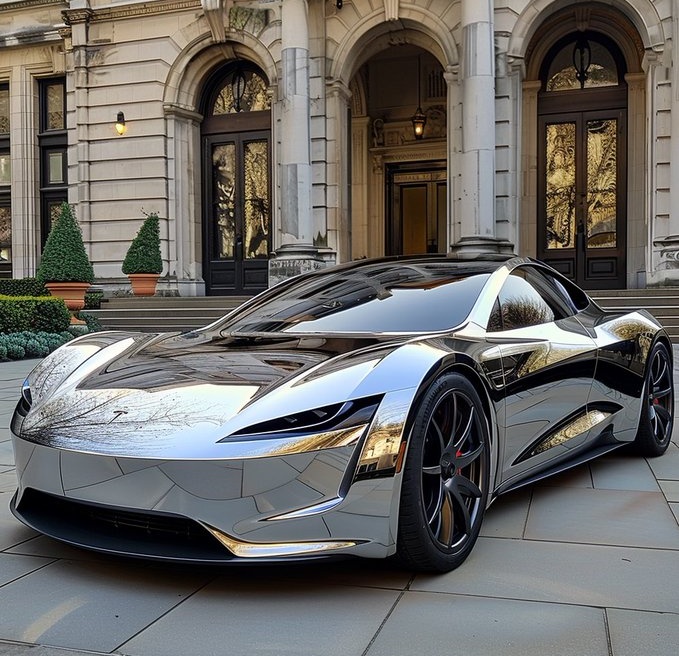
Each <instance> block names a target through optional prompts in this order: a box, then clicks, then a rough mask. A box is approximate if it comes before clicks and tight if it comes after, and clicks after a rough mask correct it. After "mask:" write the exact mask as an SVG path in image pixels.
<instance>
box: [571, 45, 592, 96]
mask: <svg viewBox="0 0 679 656" xmlns="http://www.w3.org/2000/svg"><path fill="white" fill-rule="evenodd" d="M591 63H592V48H590V45H589V41H588V40H587V37H586V36H585V35H584V34H581V35H580V36H578V40H577V41H576V42H575V47H574V48H573V66H575V79H576V80H577V81H578V82H580V88H581V89H584V88H585V82H586V80H587V78H588V77H589V67H590V64H591Z"/></svg>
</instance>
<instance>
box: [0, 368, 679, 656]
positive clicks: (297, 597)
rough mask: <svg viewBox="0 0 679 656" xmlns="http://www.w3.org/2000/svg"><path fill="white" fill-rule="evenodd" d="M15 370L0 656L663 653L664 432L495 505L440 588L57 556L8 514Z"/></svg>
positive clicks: (2, 444)
mask: <svg viewBox="0 0 679 656" xmlns="http://www.w3.org/2000/svg"><path fill="white" fill-rule="evenodd" d="M32 364H33V363H31V362H18V363H6V362H2V363H0V654H2V655H3V656H4V655H10V656H82V655H84V654H93V653H105V654H124V655H129V656H212V655H221V654H229V655H230V656H246V655H248V656H257V655H268V656H279V655H284V654H290V655H294V656H302V655H309V656H335V655H336V656H397V655H401V654H403V655H406V654H407V655H409V656H410V655H411V654H414V655H417V656H430V655H431V656H434V655H436V656H439V655H444V654H445V656H455V655H457V654H464V655H465V656H489V655H491V654H502V656H532V655H536V656H538V655H539V656H552V655H556V654H558V655H559V656H640V655H641V654H643V655H644V656H676V654H678V653H679V525H678V521H679V446H678V440H677V437H676V436H677V435H678V433H677V432H676V431H675V438H674V443H673V444H671V445H670V448H669V451H668V452H667V453H666V454H665V456H663V457H662V458H659V459H649V460H644V459H641V458H635V457H633V456H631V455H628V454H627V453H614V454H613V455H610V456H608V457H605V458H603V459H600V460H598V461H594V462H592V463H590V464H587V465H584V466H580V467H578V468H577V469H574V470H572V471H571V472H569V473H567V474H564V475H561V476H558V477H556V478H552V479H550V480H547V481H545V482H543V483H540V484H539V485H534V486H531V487H528V488H525V489H523V490H520V491H517V492H514V493H512V494H510V495H508V496H506V497H503V498H500V499H499V500H498V501H497V502H496V503H495V504H494V505H493V506H492V507H491V509H490V510H489V512H488V515H487V517H486V520H485V523H484V528H483V531H482V536H481V537H480V538H479V541H478V543H477V545H476V547H475V549H474V551H473V552H472V555H471V556H470V558H469V559H468V561H467V562H466V563H465V564H464V565H463V566H462V567H461V568H460V569H458V570H456V571H454V572H451V573H450V574H446V575H442V576H430V575H427V576H424V575H412V574H410V573H408V572H404V571H400V570H398V569H396V568H395V567H394V566H393V565H392V564H389V563H384V562H379V561H377V562H363V561H349V562H347V561H344V562H338V563H327V564H324V565H321V564H311V563H308V564H302V565H289V566H282V565H276V566H261V565H260V566H258V567H256V568H255V567H243V568H204V567H176V566H170V565H163V564H148V563H143V562H135V561H129V560H119V559H114V558H109V557H104V556H101V555H97V554H94V553H89V552H86V551H80V550H76V549H72V548H69V547H67V546H65V545H62V544H60V543H58V542H55V541H52V540H50V539H48V538H44V537H41V536H39V535H37V534H36V533H34V532H33V531H31V530H30V529H28V528H26V527H24V526H23V525H22V524H20V523H19V522H18V521H16V520H15V519H14V517H13V516H12V515H11V513H10V511H9V509H8V504H9V500H10V498H11V496H12V494H13V492H14V486H15V479H14V476H15V474H14V470H13V455H12V449H11V444H10V441H9V430H8V428H7V425H8V422H9V417H10V415H11V412H12V409H13V407H14V405H15V403H16V399H17V397H18V391H19V386H20V384H21V381H22V380H23V378H24V376H25V374H26V373H27V372H28V371H29V369H30V368H31V366H32ZM675 370H676V366H675ZM675 376H677V380H679V374H675Z"/></svg>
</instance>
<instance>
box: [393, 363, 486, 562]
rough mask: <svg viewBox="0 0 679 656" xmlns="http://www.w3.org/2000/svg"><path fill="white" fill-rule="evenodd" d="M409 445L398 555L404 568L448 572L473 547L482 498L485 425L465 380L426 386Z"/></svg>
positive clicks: (456, 377) (449, 378)
mask: <svg viewBox="0 0 679 656" xmlns="http://www.w3.org/2000/svg"><path fill="white" fill-rule="evenodd" d="M409 441H410V443H409V445H408V453H407V457H406V462H405V466H404V469H403V482H402V486H401V504H400V510H399V522H398V536H397V542H396V545H397V547H396V548H397V552H396V553H397V557H398V558H399V560H400V561H401V562H402V563H403V564H404V565H405V566H407V567H408V568H410V569H414V570H419V571H430V572H448V571H450V570H453V569H455V568H456V567H459V566H460V565H461V564H462V563H463V562H464V560H465V559H466V558H467V556H468V555H469V553H470V551H471V550H472V547H473V546H474V543H475V542H476V539H477V537H478V535H479V531H480V529H481V522H482V521H483V515H484V512H485V509H486V504H487V501H488V485H489V480H490V440H489V433H488V423H487V420H486V417H485V416H484V409H483V404H482V403H481V399H480V398H479V395H478V393H477V392H476V390H475V389H474V387H473V386H472V384H471V383H470V382H469V380H468V379H467V378H465V377H464V376H462V375H460V374H458V373H450V374H446V375H443V376H441V377H440V378H438V379H437V380H435V381H434V383H432V385H431V386H430V387H429V389H428V390H427V391H426V392H425V394H424V396H423V398H422V401H421V403H420V405H419V406H418V408H417V411H416V414H415V418H414V422H413V429H412V432H411V435H410V440H409Z"/></svg>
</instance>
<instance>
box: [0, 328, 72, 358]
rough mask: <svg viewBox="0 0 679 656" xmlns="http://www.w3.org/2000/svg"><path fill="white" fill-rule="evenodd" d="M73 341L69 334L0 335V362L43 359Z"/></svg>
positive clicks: (19, 333)
mask: <svg viewBox="0 0 679 656" xmlns="http://www.w3.org/2000/svg"><path fill="white" fill-rule="evenodd" d="M72 339H73V335H72V334H71V333H69V332H66V331H64V332H60V333H47V332H42V331H40V332H35V333H34V332H29V331H22V332H18V333H10V334H9V335H0V360H22V359H23V358H44V357H45V356H46V355H48V354H49V353H51V352H52V351H54V350H56V349H57V348H59V347H60V346H62V345H63V344H65V343H66V342H68V341H70V340H72Z"/></svg>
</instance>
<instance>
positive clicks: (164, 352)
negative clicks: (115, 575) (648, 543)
mask: <svg viewBox="0 0 679 656" xmlns="http://www.w3.org/2000/svg"><path fill="white" fill-rule="evenodd" d="M673 406H674V399H673V384H672V357H671V344H670V341H669V339H668V336H667V334H666V333H665V331H664V330H663V329H662V328H661V326H660V325H659V324H658V323H657V322H656V321H655V320H654V319H653V318H652V317H651V316H650V315H649V314H647V313H646V312H644V311H634V312H630V313H628V314H623V313H619V312H605V311H603V310H601V309H600V308H599V307H598V306H597V305H596V304H595V303H594V302H592V301H591V300H590V299H589V298H588V297H587V295H586V294H585V293H584V292H583V291H581V290H580V289H579V288H577V287H576V286H574V285H573V284H572V283H570V282H569V281H568V280H566V279H564V278H562V277H561V276H560V275H559V274H557V273H555V272H554V271H553V270H551V269H550V268H548V267H546V266H544V265H542V264H540V263H538V262H535V261H531V260H527V259H522V258H513V259H506V258H499V259H492V258H487V259H477V260H469V261H456V260H453V259H450V258H446V257H444V256H437V257H419V258H400V259H391V260H377V261H362V262H360V263H351V264H347V265H343V266H339V267H336V268H334V269H330V270H324V271H321V272H315V273H310V274H306V275H302V276H300V277H297V278H294V279H292V280H290V281H288V282H285V283H283V284H281V285H278V286H276V287H274V288H272V289H270V290H268V291H266V292H264V293H263V294H261V295H259V296H258V297H256V298H254V299H252V300H251V301H250V302H248V303H246V304H245V305H243V306H242V307H241V308H239V309H238V310H235V311H234V312H232V313H231V314H229V315H227V316H226V317H224V318H223V319H221V320H219V321H217V322H215V323H213V324H212V325H210V326H207V327H206V328H204V329H201V330H197V331H194V332H189V333H185V334H176V333H174V334H167V333H166V334H163V333H158V334H148V333H131V332H104V333H97V334H92V335H88V336H85V337H82V338H80V339H77V340H75V341H73V342H71V343H70V344H68V345H66V346H64V347H62V348H60V349H59V350H57V351H56V352H54V353H53V354H52V355H50V356H49V357H47V358H45V359H44V360H43V361H42V362H41V363H40V364H39V365H38V366H37V367H36V369H35V370H34V371H33V372H32V373H31V374H30V375H29V377H28V379H27V380H26V382H25V383H24V386H23V390H22V397H21V400H20V402H19V404H18V405H17V408H16V412H15V413H14V416H13V418H12V422H11V427H12V436H13V443H14V451H15V456H16V466H17V471H18V476H19V489H18V491H17V493H16V496H15V497H14V499H13V501H12V509H13V511H14V514H15V515H16V516H17V517H18V518H19V519H20V520H21V521H23V522H25V523H26V524H28V525H29V526H32V527H33V528H35V529H37V530H38V531H41V532H43V533H45V534H47V535H50V536H52V537H55V538H57V539H60V540H63V541H65V542H68V543H71V544H75V545H80V546H83V547H88V548H91V549H96V550H99V551H103V552H109V553H116V554H126V555H133V556H140V557H147V558H159V559H167V560H180V561H201V562H229V561H230V562H245V561H250V562H258V561H271V560H285V559H292V558H300V557H321V556H330V555H354V556H363V557H386V556H391V555H393V554H396V555H397V556H398V557H399V558H400V559H401V560H402V561H403V562H404V563H405V564H406V566H408V567H411V568H416V569H422V570H433V571H446V570H450V569H453V568H455V567H457V566H458V565H459V564H460V563H461V562H462V561H463V560H464V559H465V557H466V556H467V555H468V554H469V552H470V550H471V549H472V547H473V545H474V542H475V540H476V538H477V536H478V533H479V529H480V526H481V521H482V518H483V515H484V512H485V510H486V508H487V506H488V504H490V503H491V501H492V500H493V499H494V498H495V497H496V496H497V495H499V494H501V493H503V492H506V491H508V490H511V489H514V488H516V487H518V486H521V485H525V484H527V483H531V482H533V481H535V480H538V479H540V478H543V477H545V476H548V475H549V474H553V473H555V472H559V471H562V470H564V469H566V468H568V467H572V466H573V465H576V464H578V463H582V462H584V461H586V460H589V459H590V458H593V457H595V456H598V455H601V454H603V453H606V452H608V451H610V450H611V449H615V448H617V447H620V446H622V445H624V444H628V443H632V445H633V447H634V448H636V450H637V451H638V452H639V453H641V454H643V455H647V456H657V455H660V454H662V453H663V452H664V451H665V450H666V448H667V446H668V444H669V441H670V438H671V433H672V413H673Z"/></svg>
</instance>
